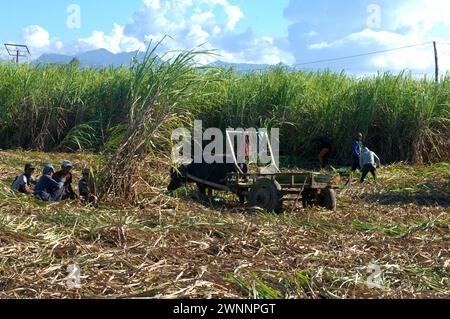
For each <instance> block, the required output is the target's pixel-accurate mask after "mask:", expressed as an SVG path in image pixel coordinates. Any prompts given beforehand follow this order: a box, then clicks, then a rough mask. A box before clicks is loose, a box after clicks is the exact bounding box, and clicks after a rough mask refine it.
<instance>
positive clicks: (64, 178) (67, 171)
mask: <svg viewBox="0 0 450 319" xmlns="http://www.w3.org/2000/svg"><path fill="white" fill-rule="evenodd" d="M72 169H73V165H72V163H71V162H69V161H64V162H63V163H62V165H61V170H60V171H59V172H56V173H55V175H53V179H54V180H55V181H56V182H64V191H63V197H62V200H67V199H71V200H74V199H77V198H78V195H77V194H76V193H75V192H74V190H73V188H72V181H73V176H72Z"/></svg>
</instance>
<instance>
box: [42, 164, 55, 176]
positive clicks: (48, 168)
mask: <svg viewBox="0 0 450 319" xmlns="http://www.w3.org/2000/svg"><path fill="white" fill-rule="evenodd" d="M50 171H53V172H54V171H55V167H53V165H52V164H47V165H45V166H44V170H43V171H42V174H43V175H47V174H48V173H49V172H50Z"/></svg>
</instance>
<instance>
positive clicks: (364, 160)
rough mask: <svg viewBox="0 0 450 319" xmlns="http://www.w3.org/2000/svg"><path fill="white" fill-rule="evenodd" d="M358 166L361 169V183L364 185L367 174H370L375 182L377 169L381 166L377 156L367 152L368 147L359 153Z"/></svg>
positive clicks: (369, 151)
mask: <svg viewBox="0 0 450 319" xmlns="http://www.w3.org/2000/svg"><path fill="white" fill-rule="evenodd" d="M360 165H361V167H362V176H361V183H364V180H365V179H366V177H367V174H369V173H371V174H372V176H373V178H374V179H375V181H376V180H377V167H380V166H381V161H380V158H379V157H378V156H377V154H375V153H374V152H372V151H371V150H369V148H368V147H365V148H364V149H363V150H362V152H361V159H360Z"/></svg>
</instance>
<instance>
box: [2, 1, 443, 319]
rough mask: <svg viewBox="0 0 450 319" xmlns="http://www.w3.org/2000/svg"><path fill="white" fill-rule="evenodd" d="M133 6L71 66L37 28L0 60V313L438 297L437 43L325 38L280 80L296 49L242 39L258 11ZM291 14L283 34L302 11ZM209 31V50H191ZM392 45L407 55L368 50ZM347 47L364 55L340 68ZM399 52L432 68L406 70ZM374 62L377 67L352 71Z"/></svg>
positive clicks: (63, 46) (367, 35)
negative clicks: (43, 303)
mask: <svg viewBox="0 0 450 319" xmlns="http://www.w3.org/2000/svg"><path fill="white" fill-rule="evenodd" d="M44 2H45V3H46V1H44ZM80 2H83V1H80ZM137 2H141V3H140V5H138V7H139V6H140V9H139V10H138V11H136V12H135V13H133V14H132V18H130V19H131V20H130V22H128V24H127V25H124V26H121V25H119V24H115V29H114V31H113V34H112V35H105V34H104V32H103V31H102V32H100V31H94V33H93V35H92V36H91V37H89V38H85V39H82V38H81V35H79V36H78V40H75V39H76V38H75V37H74V36H73V35H71V36H70V37H69V36H68V37H69V38H70V39H72V38H71V37H73V39H72V40H71V41H76V44H74V43H75V42H73V43H72V44H70V46H69V48H70V50H72V51H73V52H74V53H72V54H71V55H69V53H70V52H69V51H70V50H69V49H67V47H68V45H69V44H67V43H66V42H64V43H63V42H61V43H59V42H58V41H60V39H59V38H58V37H60V38H64V37H63V36H62V33H61V35H58V37H54V38H53V37H52V36H50V35H49V33H48V32H47V31H46V30H43V29H42V30H41V29H39V28H41V27H40V26H37V25H33V26H29V27H27V28H25V29H23V32H22V38H19V39H22V40H23V43H24V44H13V43H11V42H10V43H5V45H4V52H3V53H2V52H0V299H157V300H167V299H170V300H206V299H213V300H214V299H219V300H286V299H289V300H292V299H294V300H298V299H442V300H446V299H448V298H449V296H450V245H449V243H450V64H449V63H450V59H449V58H450V45H447V46H446V44H445V43H439V42H443V41H446V40H445V39H444V40H440V41H438V40H436V41H431V42H426V43H425V44H422V43H420V45H419V44H418V45H408V42H406V44H405V43H403V42H402V41H403V40H402V41H400V40H398V38H397V37H394V36H392V35H387V34H386V33H387V32H388V31H380V30H381V29H380V28H381V27H380V28H375V29H371V28H370V27H369V28H367V29H366V28H364V30H363V31H361V32H360V33H356V34H355V33H353V34H351V35H349V36H347V37H344V38H342V39H341V40H339V39H335V40H333V41H334V42H333V41H331V39H332V38H331V34H334V33H332V32H331V30H330V40H323V41H324V42H318V43H313V42H311V43H310V44H309V46H308V47H307V48H306V49H303V51H301V52H297V53H295V54H294V53H292V54H287V53H286V54H287V56H291V55H293V56H295V60H292V63H290V64H289V63H288V64H285V63H284V62H285V61H291V59H289V58H286V59H284V57H285V55H283V54H284V53H283V52H284V51H283V50H288V49H286V48H288V47H290V48H291V50H293V49H292V47H293V46H294V44H293V43H291V44H290V46H288V45H287V44H283V45H282V44H280V43H284V42H283V41H282V40H280V39H272V38H267V37H263V38H262V39H260V40H258V39H254V40H249V39H247V38H249V37H258V34H259V33H254V32H253V31H247V32H244V34H243V35H237V34H235V33H236V32H237V31H233V30H234V28H235V25H237V24H239V22H238V21H240V20H241V19H243V20H242V21H246V20H245V19H253V18H254V17H253V16H252V14H251V13H250V12H256V11H251V10H249V11H248V16H247V15H244V13H242V15H240V14H238V13H239V12H240V10H241V9H239V4H238V3H237V2H236V1H231V0H230V1H223V2H220V1H218V2H217V3H216V2H214V1H212V2H208V1H202V0H195V1H193V2H192V4H181V2H180V3H175V1H172V0H168V1H165V2H164V1H161V2H160V1H137ZM235 2H236V3H235ZM118 3H120V2H118ZM183 3H184V2H183ZM286 3H289V5H288V4H286V5H287V8H285V11H284V15H285V16H286V17H289V19H291V20H292V19H295V12H297V11H298V12H300V8H303V7H302V3H303V2H302V1H293V0H292V1H286ZM355 3H357V4H358V5H359V4H360V3H361V1H355ZM439 3H440V5H442V6H444V5H445V2H442V3H441V2H439ZM169 4H170V5H169ZM58 6H59V5H58ZM85 6H86V7H87V6H88V4H86V5H85ZM89 6H93V7H95V5H89ZM97 6H98V8H100V7H101V6H102V4H97ZM112 6H113V7H114V8H115V6H117V10H118V12H120V10H122V11H123V10H125V7H126V6H125V5H124V3H122V4H113V5H112ZM119 6H121V7H120V8H121V9H120V10H119V9H118V8H119ZM210 6H212V7H210ZM249 6H254V5H250V4H249ZM273 6H274V7H275V6H278V5H275V4H273ZM222 7H223V8H222ZM325 7H327V6H325ZM205 8H210V9H211V10H212V11H211V12H210V14H207V15H205V14H206V11H205V12H204V10H206V9H205ZM212 8H214V10H215V11H214V10H213V9H212ZM263 8H265V9H263ZM277 8H278V7H277ZM327 8H328V7H327ZM266 9H267V12H270V11H271V10H275V9H274V8H272V9H269V8H268V4H266V3H264V4H261V8H260V9H259V10H266ZM278 9H280V8H278ZM372 9H373V7H372ZM375 9H376V8H375ZM55 10H57V7H56V8H55ZM71 10H73V12H72V11H71ZM76 10H77V5H74V7H70V10H69V9H68V11H67V12H68V13H70V12H72V13H70V14H71V15H73V14H76V12H77V11H76ZM189 10H192V12H191V11H189ZM220 10H224V11H223V13H222V14H223V19H225V18H226V19H229V20H227V21H228V22H227V23H225V22H223V23H222V24H223V25H222V24H220V21H221V20H220V19H219V17H216V18H217V21H216V22H211V21H212V20H211V19H213V17H215V14H216V15H218V16H219V12H221V11H220ZM238 10H239V11H238ZM242 10H244V9H242ZM253 10H257V9H256V8H254V9H253ZM302 10H303V9H302ZM305 10H306V9H305ZM308 10H309V9H308ZM308 10H307V11H306V12H308V14H313V13H309V11H308ZM310 10H312V9H310ZM317 10H319V9H317ZM334 10H337V9H336V8H335V9H334ZM355 10H356V9H355ZM386 10H387V9H386ZM430 10H436V11H435V12H438V11H439V12H443V11H445V10H444V9H443V7H439V6H438V5H436V7H431V9H430ZM63 11H64V14H66V13H65V7H64V10H63ZM362 11H363V13H364V14H366V9H365V7H364V9H363V10H362ZM82 12H84V11H82ZM189 12H190V13H189ZM213 12H214V13H213ZM261 12H262V11H261ZM312 12H316V11H314V10H313V11H312ZM367 12H371V11H367ZM396 12H397V11H396ZM427 12H428V11H426V12H425V13H421V14H423V15H424V16H426V14H428V13H427ZM172 14H173V15H175V16H176V17H178V18H177V19H181V18H180V17H179V16H178V15H180V14H181V15H182V14H187V15H189V14H190V15H192V16H190V18H189V19H187V20H183V21H184V23H185V24H186V25H191V24H192V26H191V27H190V28H192V29H189V28H188V27H186V26H185V24H183V23H181V22H180V24H179V25H177V27H175V25H172V24H170V23H169V22H170V18H171V17H172ZM233 14H234V15H237V17H238V18H236V19H237V20H233V19H232V18H231V17H232V15H233ZM246 14H247V11H246ZM261 14H262V13H261ZM1 15H2V14H1V13H0V16H1ZM344 15H345V16H346V15H347V14H346V13H345V14H344ZM97 16H98V14H97ZM420 16H421V15H420ZM347 18H349V17H347ZM71 19H75V20H70V21H72V22H71V23H75V22H76V21H77V20H76V16H75V18H74V17H72V16H71ZM183 19H184V18H183ZM286 19H287V18H286ZM304 19H305V18H304ZM318 19H319V20H320V19H322V20H320V21H325V20H323V19H325V18H324V17H322V18H318ZM330 19H331V20H330V21H335V20H336V21H341V20H340V19H342V17H341V18H330ZM333 19H334V20H333ZM436 19H438V18H436ZM141 20H142V21H141ZM319 20H317V21H319ZM74 21H75V22H74ZM148 21H153V22H148ZM164 21H165V22H164ZM168 21H169V22H168ZM204 21H209V24H207V23H206V22H204ZM214 21H215V20H214ZM292 21H294V20H292ZM299 21H303V22H298V24H301V23H306V22H305V21H306V20H299ZM314 21H316V20H314ZM327 21H328V20H327ZM371 21H372V20H371ZM408 21H409V20H408ZM443 21H444V22H442V23H443V24H444V25H447V26H448V24H446V23H447V22H448V21H447V22H445V19H444V20H443ZM1 23H2V22H0V24H1ZM67 23H69V20H68V22H67ZM157 23H161V24H163V27H162V26H161V28H162V29H161V30H160V31H158V32H156V31H155V33H152V32H153V29H151V30H147V31H145V30H144V29H145V28H144V26H146V27H147V28H149V26H148V25H153V24H157ZM202 23H203V24H202ZM214 23H217V25H215V24H214ZM249 23H250V22H249ZM280 23H281V22H280ZM314 23H316V22H314ZM364 23H365V19H364ZM405 23H406V22H405ZM197 24H201V25H202V26H203V29H202V28H201V27H200V26H197ZM260 24H261V22H259V23H256V22H255V24H254V25H253V28H256V29H257V28H263V29H264V28H268V27H267V26H266V27H263V26H262V25H260ZM322 24H325V22H323V23H322ZM424 25H425V24H424ZM436 25H438V24H436ZM83 26H84V25H83ZM195 26H197V27H195ZM212 26H215V28H213V27H212ZM420 26H421V27H423V25H420ZM194 27H195V28H194ZM314 27H315V28H319V27H318V25H316V24H314ZM155 28H156V27H155ZM183 28H188V29H186V30H185V29H183ZM198 28H200V31H199V29H198ZM210 28H211V29H210ZM272 28H273V30H272V32H274V33H275V32H277V30H278V28H277V27H276V26H275V22H274V25H273V26H272ZM295 28H296V24H294V25H293V26H290V27H289V32H291V31H292V30H293V29H295ZM311 28H312V26H311ZM424 28H425V27H424ZM73 29H74V30H75V31H73V32H82V31H76V30H78V29H77V28H76V27H74V28H73ZM263 29H261V30H263ZM319 29H320V28H319ZM319 29H317V30H319ZM80 30H84V29H82V28H81V29H80ZM174 30H175V31H174ZM177 30H178V31H177ZM202 30H203V31H204V32H206V31H205V30H210V37H206V38H207V39H209V40H207V41H202V43H198V41H194V42H192V41H191V40H189V39H191V38H192V37H193V36H194V35H195V36H196V37H200V38H201V36H202V34H203V33H202V32H201V31H202ZM261 30H259V31H258V32H262V31H261ZM302 30H303V29H302ZM308 30H309V29H308ZM311 30H312V29H311ZM377 30H378V31H377ZM399 30H403V29H395V30H394V29H392V30H390V29H389V32H392V33H394V32H397V33H398V34H400V33H399V32H400V31H399ZM426 30H428V31H427V32H432V31H429V30H432V29H431V28H429V29H426ZM44 31H45V32H44ZM55 31H56V30H55ZM144 31H145V32H147V33H145V32H144ZM151 31H152V32H151ZM194 31H195V32H194ZM61 32H63V31H61ZM83 32H85V31H83ZM133 32H135V33H136V35H133V36H132V34H134V33H133ZM161 32H162V33H161ZM170 32H175V34H170ZM177 32H179V34H178V33H177ZM286 32H287V31H286ZM292 32H293V31H292ZM298 32H300V33H298V34H299V35H298V37H300V35H301V34H304V35H303V36H301V37H300V38H301V39H304V41H306V42H308V41H312V40H311V39H314V38H316V40H317V41H318V40H319V39H320V37H321V33H320V32H315V31H309V33H305V32H306V31H302V32H303V33H301V31H298ZM336 32H338V31H336ZM383 32H386V33H383ZM141 33H142V34H141ZM160 33H161V35H160V36H159V37H156V36H155V34H160ZM397 33H395V34H397ZM444 33H445V32H444ZM56 34H58V33H56ZM75 34H78V33H75ZM138 34H139V36H138ZM164 34H165V36H164ZM177 34H178V35H177ZM207 34H208V33H207ZM222 34H223V39H221V40H220V41H219V40H218V39H219V38H220V37H221V36H222ZM440 34H441V33H439V35H440ZM7 35H8V34H7V33H5V34H3V33H2V32H0V37H1V36H5V38H6V37H7ZM119 36H120V37H122V38H121V40H120V41H119V40H117V41H118V42H115V41H116V40H115V37H119ZM203 36H204V34H203ZM384 36H385V37H387V38H388V39H391V38H390V37H393V38H392V39H396V40H395V41H394V42H400V44H398V43H397V44H395V43H391V44H390V45H388V46H381V45H380V46H379V47H378V46H368V45H367V43H372V42H370V41H375V40H373V39H378V40H376V41H381V40H380V39H382V37H384ZM448 36H449V35H448V30H447V37H448ZM8 37H9V35H8ZM179 37H182V40H179ZM234 37H237V38H236V39H234ZM291 37H294V35H292V34H290V37H289V39H290V38H291ZM359 37H361V38H362V40H361V41H363V42H361V43H363V44H361V47H360V48H359V46H358V47H357V48H356V49H355V48H354V49H352V50H356V53H355V52H354V51H350V52H347V51H343V49H342V50H338V51H337V52H335V51H333V50H334V49H335V48H340V47H345V46H346V45H347V44H348V43H353V42H352V41H355V39H359ZM398 37H400V35H398ZM430 37H431V36H430ZM42 38H44V40H43V41H44V42H42ZM431 38H432V37H431ZM37 39H39V41H37ZM46 39H47V40H46ZM177 39H178V40H177ZM233 39H234V40H233ZM308 39H310V40H308ZM408 39H411V37H410V38H408ZM421 39H422V38H421ZM424 39H425V40H427V39H429V37H425V38H424ZM448 39H449V41H450V38H448ZM144 40H145V41H144ZM188 40H189V41H188ZM269 40H270V41H269ZM416 40H417V39H416ZM36 41H37V42H36ZM46 41H48V44H45V43H47V42H46ZM54 41H56V42H55V43H53V42H54ZM61 41H63V40H61ZM102 41H112V44H110V46H107V45H106V44H104V45H103V46H102V45H101V44H99V43H100V42H101V43H103V42H102ZM174 41H175V42H176V41H178V42H176V43H174ZM208 41H212V44H211V43H209V42H208ZM245 41H247V42H245ZM285 41H288V40H286V39H285ZM302 41H303V40H302ZM327 41H328V42H327ZM330 41H331V42H330ZM364 41H366V42H364ZM376 41H375V42H376ZM244 42H245V44H244ZM416 42H420V40H417V41H416ZM42 43H44V44H42ZM58 43H59V44H58ZM93 43H94V44H95V45H96V46H94V47H92V46H93V45H94V44H93ZM142 43H144V45H142ZM204 43H206V45H205V44H204ZM308 43H309V42H308ZM357 43H360V42H357ZM364 43H365V44H364ZM377 43H378V42H377ZM402 43H403V44H405V46H404V47H401V48H398V47H397V48H395V46H396V45H397V46H400V45H402ZM135 44H136V45H137V44H140V46H136V47H134V46H133V45H135ZM130 45H131V46H132V48H133V50H132V49H129V48H128V46H130ZM225 45H228V46H230V47H231V46H232V45H235V46H236V49H235V50H238V48H241V49H240V50H242V51H239V52H240V53H236V52H238V51H236V52H235V51H232V50H231V48H230V49H229V50H231V51H227V50H226V49H225V47H222V46H225ZM276 45H278V47H276V48H273V47H271V46H276ZM358 45H359V44H358ZM433 45H434V49H433V50H432V49H431V48H432V47H433ZM267 46H269V47H267ZM417 47H419V48H417ZM85 48H88V49H91V51H89V50H88V49H85ZM191 48H193V49H191ZM282 48H284V49H282ZM389 48H392V49H389ZM107 49H108V50H109V51H111V52H109V51H108V50H107ZM58 50H59V51H58ZM64 50H66V51H64ZM67 50H69V51H67ZM314 50H315V52H318V51H320V52H319V53H315V54H317V55H311V57H310V58H309V59H308V55H307V53H308V52H309V51H314ZM321 50H328V51H325V53H326V52H329V55H326V54H325V55H322V53H323V52H324V51H321ZM370 50H372V51H373V52H369V51H370ZM380 50H381V51H380ZM411 50H413V51H412V52H413V53H414V52H415V53H414V54H416V55H414V58H413V59H411V60H408V57H407V56H406V52H409V53H411ZM414 50H417V51H414ZM420 50H423V51H420ZM430 50H431V51H430ZM33 51H35V52H39V53H40V54H42V55H41V57H40V58H39V59H36V58H37V57H34V56H33V54H32V53H33ZM341 51H342V52H344V53H342V52H341ZM53 52H55V54H51V53H53ZM56 52H58V54H60V55H61V56H62V54H66V55H65V56H64V57H61V56H60V57H57V54H56ZM286 52H287V51H286ZM333 52H334V53H333ZM345 52H346V53H345ZM364 52H367V53H364ZM390 52H391V53H392V52H393V53H392V54H393V55H395V59H394V58H392V61H393V60H395V61H397V62H396V63H397V64H400V66H398V68H401V69H397V68H396V67H394V66H393V65H394V64H392V63H393V62H392V61H391V60H389V59H390V58H389V57H390V55H389V54H390ZM399 52H403V53H404V54H405V57H404V59H405V61H406V62H405V61H403V62H405V63H412V62H410V61H415V59H416V58H415V57H418V56H420V57H424V56H426V58H427V59H428V58H429V56H428V55H426V54H424V55H421V54H422V53H423V52H428V53H430V52H431V53H433V54H431V53H430V54H431V55H433V57H434V56H436V60H432V64H430V65H429V66H428V64H426V65H425V66H423V68H422V65H421V64H420V63H418V62H417V66H405V65H404V64H401V63H400V62H402V61H400V62H399V61H398V60H401V59H398V56H397V55H396V54H400V53H399ZM359 53H361V54H359ZM413 53H411V55H413ZM2 54H3V55H2ZM75 54H77V55H75ZM296 54H297V55H296ZM333 54H334V55H333ZM345 54H347V56H346V57H343V55H345ZM380 54H381V55H380ZM330 55H331V56H330ZM438 55H439V57H440V58H441V59H440V60H438V59H437V57H438ZM4 56H5V58H3V57H4ZM6 56H7V58H6ZM257 56H260V59H257V58H256V57H257ZM273 56H276V59H278V58H279V59H280V60H279V61H282V62H280V63H279V64H276V63H271V62H270V63H269V62H267V63H266V61H269V57H273ZM367 56H375V57H379V58H380V59H382V58H383V59H384V60H383V61H382V62H380V60H376V58H374V59H373V60H369V59H368V60H367V61H368V62H367V63H369V62H370V63H375V62H377V61H378V62H377V63H379V64H376V63H375V64H374V65H375V66H373V67H372V68H368V67H367V66H364V67H363V66H362V62H361V65H360V64H358V63H356V62H355V64H352V63H353V62H354V61H356V60H357V61H359V60H358V59H364V58H365V57H367ZM226 57H228V58H229V59H231V58H232V57H234V59H235V60H236V61H242V63H241V62H239V63H234V64H232V63H231V62H230V63H228V62H227V63H225V62H222V61H221V60H220V59H222V58H223V59H226ZM299 57H303V58H299ZM334 57H335V58H334ZM94 58H95V59H97V60H98V61H100V62H98V61H97V62H95V63H94V62H92V60H89V59H94ZM110 58H111V59H112V58H116V59H119V58H121V59H122V60H120V61H121V62H120V65H115V64H114V63H116V62H114V63H113V62H108V61H109V60H108V59H110ZM58 59H60V60H58ZM348 59H349V60H348ZM355 59H356V60H355ZM309 60H311V62H308V61H309ZM124 61H125V62H124ZM214 61H216V62H214ZM254 61H260V63H259V62H258V63H256V62H254ZM270 61H272V60H270ZM277 61H278V60H277ZM304 61H306V62H304ZM342 61H344V62H346V63H347V64H346V65H350V64H352V65H353V66H354V67H355V68H356V67H358V66H359V67H360V69H361V70H360V71H353V69H349V70H346V69H345V67H343V66H342V65H341V63H343V62H342ZM364 61H366V60H364ZM374 61H375V62H374ZM294 62H295V63H296V64H294ZM302 62H304V63H302ZM391 62H392V63H391ZM117 63H119V62H117ZM251 63H254V64H251ZM286 63H287V62H286ZM317 63H319V64H320V65H321V67H320V68H319V66H317V68H314V67H313V66H311V67H310V65H311V64H312V65H316V64H317ZM324 63H325V64H324ZM390 63H391V64H390ZM423 63H425V62H423ZM430 63H431V62H430ZM438 63H440V68H439V69H438ZM397 64H395V65H397ZM368 65H369V64H368ZM370 65H372V64H370ZM435 66H436V67H435ZM430 70H431V71H430ZM416 71H417V72H416ZM419 71H420V72H419ZM434 72H436V73H434ZM199 309H201V308H199ZM196 310H197V309H195V308H186V313H188V312H189V311H191V312H192V311H196ZM272 310H273V309H272ZM171 311H172V310H171ZM173 311H175V312H173V313H174V314H179V313H178V312H177V311H181V312H182V311H183V310H182V309H181V308H180V309H175V310H173ZM206 311H207V310H206V308H205V312H204V313H203V315H202V316H201V317H207V316H206ZM251 311H252V313H253V312H255V313H256V310H254V309H253V308H252V310H251ZM175 318H176V317H175ZM180 318H181V317H180Z"/></svg>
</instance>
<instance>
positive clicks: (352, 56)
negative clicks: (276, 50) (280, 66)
mask: <svg viewBox="0 0 450 319" xmlns="http://www.w3.org/2000/svg"><path fill="white" fill-rule="evenodd" d="M431 43H433V42H424V43H419V44H413V45H408V46H404V47H400V48H394V49H389V50H381V51H373V52H368V53H361V54H355V55H349V56H344V57H339V58H333V59H324V60H317V61H311V62H305V63H298V64H294V65H293V66H294V67H295V66H303V65H310V64H318V63H324V62H334V61H341V60H347V59H353V58H359V57H364V56H369V55H376V54H382V53H388V52H392V51H398V50H404V49H410V48H414V47H419V46H423V45H426V44H431Z"/></svg>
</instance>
